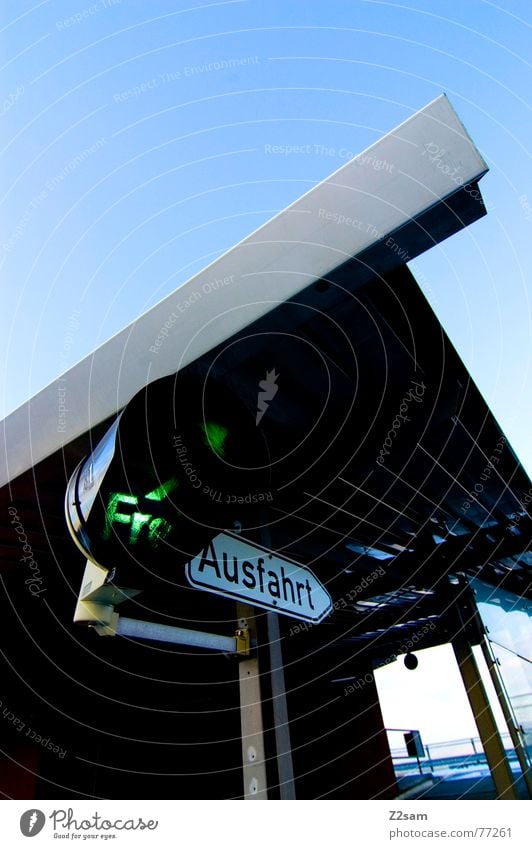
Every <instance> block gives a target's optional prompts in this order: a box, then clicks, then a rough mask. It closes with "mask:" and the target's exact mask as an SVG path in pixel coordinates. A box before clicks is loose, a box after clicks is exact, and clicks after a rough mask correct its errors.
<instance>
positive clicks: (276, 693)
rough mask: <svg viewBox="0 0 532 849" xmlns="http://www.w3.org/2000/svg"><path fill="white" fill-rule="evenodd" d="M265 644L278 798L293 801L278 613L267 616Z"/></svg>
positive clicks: (290, 750)
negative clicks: (268, 656) (270, 692)
mask: <svg viewBox="0 0 532 849" xmlns="http://www.w3.org/2000/svg"><path fill="white" fill-rule="evenodd" d="M268 642H269V644H270V669H271V687H272V703H273V721H274V725H275V747H276V749H277V769H278V772H279V791H280V794H281V799H295V798H296V788H295V783H294V768H293V765H292V744H291V742H290V724H289V721H288V707H287V704H286V688H285V680H284V667H283V653H282V648H281V636H280V632H279V615H278V614H277V613H268Z"/></svg>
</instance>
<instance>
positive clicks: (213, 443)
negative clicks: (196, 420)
mask: <svg viewBox="0 0 532 849" xmlns="http://www.w3.org/2000/svg"><path fill="white" fill-rule="evenodd" d="M228 436H229V431H228V429H227V428H226V427H224V426H223V425H220V424H216V423H215V422H204V424H203V437H204V440H205V444H206V445H207V447H208V448H210V449H211V450H212V451H214V453H215V454H218V456H219V457H223V456H224V451H225V440H226V439H227V437H228Z"/></svg>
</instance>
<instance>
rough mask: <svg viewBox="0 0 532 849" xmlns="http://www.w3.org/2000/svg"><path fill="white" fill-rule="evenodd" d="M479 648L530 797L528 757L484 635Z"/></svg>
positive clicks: (531, 777)
mask: <svg viewBox="0 0 532 849" xmlns="http://www.w3.org/2000/svg"><path fill="white" fill-rule="evenodd" d="M481 648H482V654H483V655H484V660H485V661H486V665H487V667H488V670H489V673H490V676H491V680H492V682H493V686H494V688H495V692H496V693H497V698H498V699H499V703H500V706H501V710H502V712H503V714H504V719H505V721H506V725H507V726H508V731H509V732H510V737H511V739H512V743H513V746H514V749H515V752H516V754H517V758H518V760H519V765H520V767H521V771H522V773H523V778H524V779H525V783H526V786H527V790H528V795H529V796H530V797H531V798H532V775H531V774H530V764H529V762H528V758H527V755H526V753H525V749H524V746H523V743H522V741H521V737H520V735H519V730H518V728H517V727H516V724H515V722H514V718H513V716H512V711H511V709H510V705H509V704H508V699H507V697H506V693H505V691H504V686H503V683H502V680H501V675H500V673H499V668H498V666H497V662H496V660H495V658H494V657H493V654H492V652H491V648H490V645H489V643H488V641H487V638H486V636H484V639H483V640H482V643H481Z"/></svg>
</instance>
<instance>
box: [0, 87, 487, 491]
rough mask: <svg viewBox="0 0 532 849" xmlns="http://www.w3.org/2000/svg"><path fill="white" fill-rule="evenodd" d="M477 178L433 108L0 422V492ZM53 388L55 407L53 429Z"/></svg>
mask: <svg viewBox="0 0 532 849" xmlns="http://www.w3.org/2000/svg"><path fill="white" fill-rule="evenodd" d="M486 171H487V165H486V163H485V162H484V160H483V159H482V157H481V156H480V154H479V152H478V151H477V149H476V147H475V145H474V144H473V142H472V140H471V139H470V137H469V135H468V134H467V131H466V130H465V128H464V127H463V125H462V124H461V122H460V120H459V118H458V117H457V115H456V113H455V112H454V110H453V108H452V106H451V105H450V103H449V101H448V100H447V98H446V97H445V96H444V95H442V96H440V97H438V98H437V99H436V100H434V101H433V102H432V103H430V104H429V105H428V106H426V107H425V108H424V109H422V110H420V111H419V112H417V113H415V114H414V115H413V116H412V117H411V118H409V119H408V120H407V121H405V122H404V123H402V124H400V125H399V126H398V127H396V128H395V129H394V130H392V131H391V132H390V133H388V134H387V135H385V136H383V137H382V138H381V139H379V141H377V142H375V144H373V145H371V147H369V148H367V149H366V150H365V151H363V152H362V153H361V154H359V155H358V156H356V157H355V158H354V159H352V160H351V161H350V162H348V163H347V164H346V165H344V166H343V167H342V168H340V169H339V170H338V171H335V172H334V173H333V174H331V176H330V177H328V178H327V179H326V180H324V181H323V182H321V183H319V185H317V186H316V187H315V188H313V189H311V190H310V191H309V192H307V193H306V194H304V195H303V196H302V197H301V198H300V199H299V200H297V201H296V202H295V203H293V204H291V206H289V207H288V208H287V209H285V210H284V211H283V212H281V213H279V214H278V215H276V216H275V217H274V218H272V219H271V220H270V221H268V222H267V223H266V224H264V225H263V226H262V227H260V228H259V229H258V230H256V231H255V232H254V233H252V234H251V235H250V236H248V237H247V238H246V239H244V240H243V241H242V242H240V243H239V244H237V245H236V246H235V247H234V248H232V249H231V250H230V251H228V252H227V253H225V254H224V255H223V256H221V257H220V258H219V259H217V260H216V261H215V262H213V263H211V264H210V265H209V266H207V267H206V268H205V269H204V270H203V271H201V272H200V273H199V274H196V275H195V276H194V277H192V278H191V279H190V280H189V281H188V282H186V283H185V284H183V285H181V286H180V287H179V288H178V289H176V290H175V292H173V293H172V294H171V295H169V296H168V297H166V298H164V300H162V301H161V302H160V303H159V304H157V305H156V306H155V307H153V308H152V309H150V310H149V311H148V312H146V313H144V314H143V315H141V316H140V317H139V318H138V319H137V320H136V321H135V322H133V323H132V324H130V325H129V326H128V327H126V328H124V330H122V331H121V332H120V333H118V334H117V335H116V336H114V337H113V338H112V339H110V340H109V341H108V342H106V343H105V344H103V345H101V346H100V347H99V348H97V349H96V350H95V351H94V352H93V353H91V354H90V355H89V356H87V357H85V358H84V359H83V360H81V362H79V363H78V364H77V365H75V366H74V367H73V368H71V369H69V370H68V371H67V372H66V373H65V374H64V375H62V376H61V377H60V378H58V381H57V382H55V383H53V384H50V385H49V386H47V387H46V388H45V389H43V390H42V391H41V392H38V393H37V394H36V395H35V396H34V397H33V398H31V399H30V400H29V401H28V402H27V403H25V404H23V405H22V406H21V407H19V408H18V409H17V410H15V411H14V412H13V413H11V414H10V415H9V416H8V417H7V418H6V419H5V420H4V421H3V422H2V433H3V443H4V444H3V446H2V451H1V452H0V486H3V485H4V484H5V483H7V482H8V481H10V480H13V479H14V478H16V477H17V476H18V475H20V474H21V473H22V472H24V471H26V470H27V469H29V468H31V467H32V466H33V465H35V464H36V463H38V462H39V461H41V460H43V459H44V458H46V457H48V456H50V455H51V454H53V453H54V452H56V451H57V450H59V449H60V448H61V447H62V446H63V445H66V444H68V443H69V442H71V441H72V440H73V439H75V438H76V437H78V436H80V435H81V434H83V433H86V432H87V431H88V430H89V429H91V428H93V427H94V426H96V425H97V424H99V423H100V422H102V421H104V420H105V419H107V418H108V417H109V416H111V415H113V414H114V413H116V412H117V411H118V410H120V409H121V408H122V407H123V406H124V405H125V404H126V403H127V402H128V401H129V400H130V399H131V398H132V397H133V395H134V394H135V393H136V392H137V391H138V390H139V389H141V388H142V387H143V386H144V385H145V384H146V383H149V382H151V381H152V380H155V379H157V378H160V377H163V376H165V375H168V374H171V373H173V372H175V371H177V370H178V369H180V368H182V367H184V366H185V365H187V364H188V363H190V362H192V361H193V360H195V359H196V358H197V357H198V356H200V355H201V354H203V353H205V352H206V351H208V350H210V349H211V348H213V347H214V346H215V345H218V344H220V343H221V342H223V341H224V340H226V339H228V338H230V337H231V336H233V335H234V334H235V333H237V332H238V331H240V330H242V329H243V328H245V327H246V326H248V325H249V324H250V323H251V322H253V321H255V320H256V319H258V318H260V317H261V316H262V315H264V314H265V313H267V312H269V311H270V310H272V309H273V308H274V307H275V306H276V305H277V304H278V303H280V302H282V301H285V300H286V299H288V298H290V297H293V296H294V295H296V294H297V293H298V292H300V291H301V290H303V289H304V288H305V287H307V286H308V285H309V284H311V283H312V282H313V281H315V280H319V279H320V278H322V277H324V276H326V275H327V274H328V273H329V272H330V271H332V269H334V268H336V267H337V266H338V265H340V264H341V263H343V262H345V261H346V260H348V259H349V258H351V257H354V256H357V255H359V254H360V253H361V252H363V251H365V250H366V249H368V248H370V247H371V246H372V245H374V244H376V243H378V242H382V241H386V239H388V238H389V237H390V234H391V233H394V232H396V231H397V230H398V229H399V228H401V227H402V226H404V225H405V224H406V223H407V222H409V221H412V220H416V219H418V218H419V217H420V215H422V214H423V213H424V212H426V211H427V210H429V209H431V208H433V207H435V206H436V205H438V204H440V203H441V202H442V201H445V199H446V198H449V197H450V196H451V195H453V194H455V193H456V192H457V191H459V190H460V189H461V188H462V187H463V186H464V185H467V184H469V183H471V182H474V181H476V180H478V179H479V178H480V177H481V176H482V175H483V174H484V173H485V172H486ZM431 235H432V234H431ZM439 238H441V236H440V237H439ZM434 241H438V237H437V236H435V237H434ZM391 249H393V245H391ZM423 249H424V248H423ZM408 258H409V257H404V260H406V259H408ZM59 381H61V385H62V386H64V387H65V388H66V396H65V397H66V399H67V403H66V406H67V412H66V414H65V416H64V420H62V423H61V429H60V430H58V382H59Z"/></svg>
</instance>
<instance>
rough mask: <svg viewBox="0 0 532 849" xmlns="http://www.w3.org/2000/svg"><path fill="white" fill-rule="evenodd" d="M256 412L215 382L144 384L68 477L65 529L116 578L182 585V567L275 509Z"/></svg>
mask: <svg viewBox="0 0 532 849" xmlns="http://www.w3.org/2000/svg"><path fill="white" fill-rule="evenodd" d="M256 418H257V412H256V410H255V409H254V408H251V407H250V406H248V405H246V404H245V403H244V402H243V401H242V399H241V398H240V397H239V396H238V394H237V393H235V392H234V391H232V390H231V389H229V388H228V387H227V386H224V385H222V384H221V383H220V382H219V381H218V380H216V379H215V378H209V379H206V378H204V377H203V376H201V375H197V374H183V373H178V374H177V375H173V376H171V377H168V378H162V379H161V380H158V381H155V382H154V383H152V384H150V385H148V386H146V387H145V388H144V389H142V390H141V391H140V392H138V393H137V395H135V397H134V398H133V399H132V400H131V402H130V403H129V404H128V405H127V406H126V408H125V409H124V410H123V411H122V412H121V413H120V414H119V416H118V417H117V419H116V420H115V421H114V422H113V424H112V425H111V427H110V428H109V430H108V431H107V433H106V434H105V436H104V437H103V438H102V440H101V441H100V442H99V444H98V445H97V446H96V448H95V449H94V451H93V452H92V454H91V455H90V456H89V457H87V458H86V459H85V460H83V461H82V462H81V463H80V464H79V466H78V467H77V469H76V470H75V472H74V474H73V475H72V477H71V479H70V482H69V484H68V488H67V494H66V503H65V509H66V516H67V523H68V526H69V530H70V532H71V534H72V536H73V538H74V540H75V542H76V544H77V545H78V547H79V548H80V549H81V550H82V551H83V553H84V554H85V555H86V556H87V557H88V558H89V559H90V560H91V561H93V562H94V563H96V564H98V565H100V566H101V567H103V568H105V569H109V570H114V576H113V579H114V580H115V581H118V582H120V583H121V584H124V585H127V586H139V587H145V586H147V585H148V584H151V583H152V582H153V581H154V580H157V581H158V580H161V579H162V580H166V581H168V582H169V583H171V584H175V583H180V582H181V580H182V578H181V575H182V572H181V571H180V568H179V567H180V566H182V565H183V564H184V563H186V562H188V561H189V560H190V559H191V558H192V557H194V556H195V555H196V554H198V553H199V551H201V550H202V548H203V547H204V546H205V545H206V544H207V543H208V542H209V540H210V539H212V538H213V537H214V536H216V534H218V533H219V532H220V531H222V530H224V529H227V528H231V527H234V524H235V522H237V521H238V522H239V523H240V524H242V520H243V518H244V517H247V518H249V520H250V521H251V522H252V523H253V522H254V521H255V519H256V518H257V517H258V515H259V511H260V507H261V505H264V504H265V503H268V502H271V501H272V500H273V494H272V491H271V487H269V483H270V481H269V450H268V442H267V439H266V438H265V435H264V430H263V429H261V428H259V427H257V422H256Z"/></svg>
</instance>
